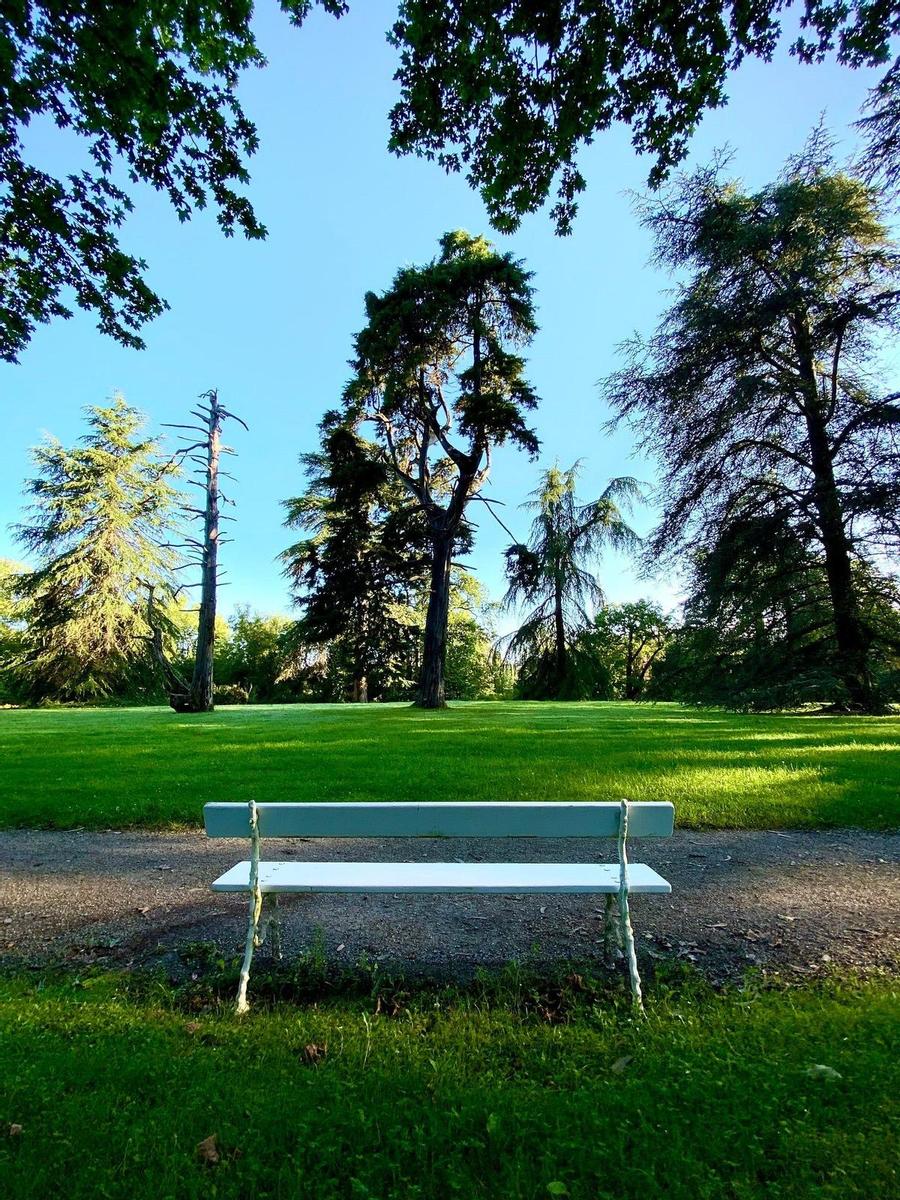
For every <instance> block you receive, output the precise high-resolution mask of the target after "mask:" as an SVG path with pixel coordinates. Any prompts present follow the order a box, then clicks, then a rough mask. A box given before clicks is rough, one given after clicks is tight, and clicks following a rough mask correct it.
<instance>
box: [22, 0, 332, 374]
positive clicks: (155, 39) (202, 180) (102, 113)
mask: <svg viewBox="0 0 900 1200" xmlns="http://www.w3.org/2000/svg"><path fill="white" fill-rule="evenodd" d="M318 3H320V4H321V5H322V6H323V7H324V8H325V9H326V10H327V11H328V12H330V13H332V14H333V15H335V16H339V15H340V14H341V13H342V12H344V11H345V8H346V6H345V4H344V3H342V2H341V0H318ZM280 6H281V8H282V9H283V10H284V11H285V12H286V13H287V14H288V15H289V16H290V19H291V20H292V22H293V23H294V24H295V25H300V24H301V23H302V21H303V19H304V18H305V17H306V15H307V13H308V12H309V10H310V8H311V7H312V0H281V5H280ZM252 13H253V5H252V4H251V3H250V2H249V0H226V2H225V3H221V2H219V3H213V2H211V0H166V2H163V0H145V2H144V3H141V4H84V3H83V2H80V0H37V2H35V3H30V4H6V5H4V9H3V39H2V42H3V53H2V55H0V175H2V178H3V184H4V186H3V190H2V194H0V278H2V281H3V283H2V293H0V357H2V358H4V359H6V360H7V361H8V362H15V361H17V359H18V356H19V354H20V353H21V352H22V350H23V349H24V348H25V347H26V346H27V344H28V342H29V340H30V338H31V336H32V333H33V332H34V327H35V325H36V324H39V323H41V322H47V321H50V320H51V319H53V318H54V317H68V316H71V313H72V309H71V307H70V303H69V300H68V298H67V296H66V293H67V292H71V294H72V295H73V297H74V300H75V302H76V304H77V305H78V306H79V307H80V308H82V309H85V310H87V311H91V312H94V313H96V315H97V318H98V325H99V328H100V329H101V330H102V332H103V333H106V334H109V335H110V336H112V337H114V338H116V340H118V341H119V342H121V343H123V345H126V346H133V347H136V348H142V347H143V342H142V340H141V337H140V335H139V330H140V328H141V326H142V325H143V324H144V323H145V322H146V321H148V320H150V319H151V318H153V317H155V316H158V315H159V313H161V312H162V311H163V309H164V308H165V307H166V304H165V301H164V300H162V299H160V297H159V296H157V295H156V293H155V292H154V291H153V290H152V288H151V287H150V286H149V285H148V284H147V282H146V280H145V278H144V272H145V267H146V264H145V263H144V262H143V261H142V260H141V259H139V258H136V257H135V256H134V255H132V254H129V253H128V252H127V251H125V250H124V249H123V248H122V246H121V245H120V243H119V230H120V228H121V226H122V224H123V222H124V221H125V219H126V217H127V215H128V213H129V212H130V211H131V209H132V207H133V204H132V200H131V198H130V196H129V195H128V192H127V191H126V190H125V189H124V188H123V187H122V186H120V184H119V183H117V182H116V181H115V180H116V176H117V174H122V173H124V174H125V175H127V177H128V178H129V180H130V181H131V182H133V183H144V184H149V185H150V186H151V187H152V188H155V189H156V191H159V192H163V193H164V194H165V195H166V196H167V197H168V199H169V200H170V202H171V204H172V206H173V207H174V209H175V212H176V213H177V215H178V217H179V219H180V220H182V221H186V220H188V219H189V218H190V217H191V216H192V214H193V213H194V212H195V211H196V210H197V209H202V208H205V207H206V206H207V204H209V203H210V202H211V203H212V205H213V206H214V207H215V208H216V210H217V214H218V221H219V224H220V226H221V227H222V230H223V232H224V233H225V235H226V236H231V235H232V234H233V233H234V231H235V229H240V230H241V231H242V232H243V233H244V234H245V235H246V236H247V237H249V238H261V237H264V236H265V232H266V231H265V228H264V226H263V225H262V224H261V223H260V222H259V220H258V219H257V217H256V215H255V213H254V211H253V208H252V206H251V204H250V202H249V200H248V199H247V197H246V196H244V195H243V194H242V193H241V191H240V188H241V186H242V185H243V184H245V183H246V182H247V181H248V173H247V168H246V166H245V159H246V158H247V157H249V156H250V155H251V154H253V152H254V151H255V150H256V147H257V141H258V139H257V135H256V129H255V128H254V126H253V124H252V122H251V121H249V120H248V118H247V116H246V114H245V113H244V111H243V109H242V107H241V103H240V100H239V98H238V92H237V86H238V81H239V78H240V74H241V72H242V71H243V70H244V69H246V68H248V67H254V66H261V65H263V63H264V61H265V60H264V58H263V55H262V53H261V52H260V50H259V47H258V46H257V44H256V40H255V38H254V35H253V32H252V30H251V27H250V22H251V17H252ZM39 117H46V118H48V119H49V120H50V121H52V122H53V123H54V124H55V125H56V126H57V127H58V128H60V129H62V130H65V131H66V132H67V133H69V134H74V135H75V136H76V138H78V139H80V141H81V143H82V144H83V145H84V147H85V148H86V150H87V153H88V157H89V161H90V166H89V167H87V168H86V169H84V170H81V171H79V172H77V173H73V174H70V175H68V176H66V177H64V178H58V177H55V176H54V175H52V174H50V173H49V172H47V171H45V170H43V169H42V168H41V167H39V166H38V165H37V164H36V163H34V162H30V161H28V158H27V156H26V152H25V148H24V145H23V141H22V134H23V130H24V129H25V128H26V127H28V126H29V125H31V124H32V123H33V122H34V121H35V120H36V119H37V118H39Z"/></svg>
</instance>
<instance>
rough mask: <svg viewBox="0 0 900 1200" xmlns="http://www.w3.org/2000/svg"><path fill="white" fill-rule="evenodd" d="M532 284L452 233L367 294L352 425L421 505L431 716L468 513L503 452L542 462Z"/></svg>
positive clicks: (423, 689) (351, 392) (425, 700)
mask: <svg viewBox="0 0 900 1200" xmlns="http://www.w3.org/2000/svg"><path fill="white" fill-rule="evenodd" d="M530 278H531V277H530V275H529V273H528V272H527V271H525V269H524V268H523V266H522V264H521V263H519V262H517V261H516V260H515V259H514V258H513V257H512V256H511V255H510V254H498V253H497V252H496V251H495V250H494V248H493V247H492V246H491V244H490V243H489V242H487V241H486V240H485V239H484V238H481V237H473V236H471V235H470V234H468V233H465V232H462V231H460V230H457V231H455V232H452V233H447V234H445V235H444V236H443V237H442V238H441V252H440V255H439V256H438V257H437V258H436V259H434V260H432V261H431V262H430V263H427V264H426V265H425V266H424V267H404V268H403V269H402V270H401V271H399V272H398V273H397V275H396V277H395V279H394V282H393V284H392V286H391V287H390V288H389V289H388V290H387V291H386V292H385V293H384V294H383V295H381V296H377V295H375V294H374V293H372V292H370V293H368V294H367V296H366V315H367V318H368V320H367V324H366V326H365V328H364V329H363V330H362V331H361V332H360V333H359V334H358V335H357V337H356V340H355V355H354V359H353V363H352V366H353V372H354V373H353V377H352V378H351V380H350V382H349V384H348V385H347V388H346V391H345V394H344V409H343V419H344V420H345V421H346V422H347V423H348V424H350V425H351V426H353V427H356V426H358V425H360V424H363V423H366V424H368V425H370V426H371V428H372V429H373V430H374V444H375V445H376V446H377V448H378V460H379V462H380V463H381V464H382V465H383V467H384V469H385V471H386V472H387V474H388V476H389V477H390V478H391V479H393V480H394V481H395V482H396V483H398V484H399V485H401V486H402V487H403V488H405V489H406V491H407V493H408V494H409V495H410V496H411V497H412V498H413V501H414V504H415V506H416V508H417V509H418V511H419V513H420V514H421V517H422V520H423V522H424V524H425V526H426V529H427V533H428V539H429V543H430V546H429V558H430V564H429V567H430V583H429V604H428V613H427V616H426V621H425V639H424V649H423V654H422V672H421V680H420V687H419V696H418V703H419V704H421V705H422V706H423V707H426V708H440V707H443V705H444V703H445V683H444V669H445V664H446V654H447V624H448V619H449V607H450V576H451V568H452V563H453V556H454V554H455V553H456V552H458V550H459V549H460V548H461V547H462V546H464V545H465V544H466V543H467V541H468V539H469V537H470V535H471V530H470V522H469V520H468V517H467V509H468V505H469V503H470V501H471V500H472V499H473V498H475V497H478V496H479V495H480V493H481V490H482V488H483V487H484V485H485V483H486V481H487V479H488V475H489V473H490V469H491V456H492V453H493V451H494V449H495V448H496V447H498V446H502V445H504V444H506V443H511V444H512V445H514V446H517V447H519V448H521V449H524V450H526V451H527V452H528V453H529V454H535V453H536V452H537V447H538V440H537V437H536V435H535V433H534V431H533V430H532V429H530V428H529V426H528V425H527V424H526V417H527V414H528V413H529V412H530V411H531V410H532V409H534V408H535V407H536V405H537V397H536V396H535V394H534V392H533V390H532V388H531V386H530V384H529V383H528V381H527V379H526V378H525V362H524V360H523V359H522V358H521V357H520V356H519V355H518V354H517V353H515V350H516V349H517V348H520V347H522V346H524V345H526V344H527V343H528V342H529V341H530V340H531V338H532V337H533V335H534V333H535V331H536V328H537V325H536V322H535V315H534V304H533V300H532V288H531V284H530ZM454 439H455V440H454ZM485 502H486V503H487V501H485Z"/></svg>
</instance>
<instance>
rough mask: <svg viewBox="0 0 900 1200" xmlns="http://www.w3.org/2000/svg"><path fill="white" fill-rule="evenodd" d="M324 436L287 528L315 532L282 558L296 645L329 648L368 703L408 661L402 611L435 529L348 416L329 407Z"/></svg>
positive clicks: (353, 690)
mask: <svg viewBox="0 0 900 1200" xmlns="http://www.w3.org/2000/svg"><path fill="white" fill-rule="evenodd" d="M320 432H321V448H320V449H319V450H318V451H316V452H314V453H312V454H305V455H303V456H302V459H301V462H302V464H303V466H304V469H305V472H306V477H307V490H306V491H305V492H304V493H303V494H302V495H300V496H297V497H294V498H292V499H290V500H287V501H285V508H286V509H287V519H286V524H287V525H288V527H289V528H292V529H298V530H301V531H302V532H304V533H305V534H306V535H307V536H306V537H305V538H303V539H302V540H301V541H299V542H296V543H295V544H294V545H292V546H290V547H288V549H287V550H285V551H284V553H283V554H282V556H281V558H282V562H283V563H284V564H285V574H286V575H287V576H288V578H289V579H290V580H291V583H292V585H293V590H294V600H295V603H296V604H297V605H298V607H299V608H300V609H301V611H302V616H301V618H300V620H299V621H298V623H297V626H296V630H295V632H296V636H297V640H298V642H299V643H301V644H303V645H307V646H308V645H325V644H330V645H331V646H332V649H333V651H334V652H335V653H334V654H333V656H332V657H334V658H335V659H336V660H340V662H341V663H342V664H344V665H345V667H346V673H347V675H348V676H349V679H348V682H349V687H348V689H347V690H348V691H349V693H350V695H351V696H352V698H353V699H354V700H359V701H366V700H367V699H368V698H369V696H370V695H372V694H379V693H380V692H381V691H382V689H383V688H384V687H385V686H387V685H389V684H390V683H391V682H392V680H393V676H396V674H397V668H398V666H399V664H400V662H401V661H404V660H405V659H406V657H408V655H407V653H406V652H407V651H408V649H409V642H410V631H409V629H408V627H407V625H406V624H404V622H403V621H402V620H401V619H399V617H398V615H397V612H396V610H397V606H398V605H403V604H404V603H406V602H407V601H408V599H409V594H410V592H411V590H412V589H413V587H414V582H415V581H416V580H418V579H419V578H420V577H421V576H422V574H423V572H425V571H426V566H427V531H426V528H425V523H424V521H423V520H422V518H421V515H420V514H419V513H418V511H417V510H416V509H414V508H413V507H412V506H411V505H410V503H409V500H408V499H407V498H406V497H405V496H404V495H403V493H402V490H401V489H400V487H399V485H398V484H397V483H396V482H395V481H393V480H392V479H391V478H390V477H389V474H388V472H387V470H386V469H385V466H384V464H383V463H382V462H381V461H380V460H379V459H378V457H377V456H376V454H375V452H374V447H372V446H371V445H370V444H369V443H367V442H366V441H365V440H364V439H363V438H362V437H360V436H359V434H358V432H357V431H356V430H355V429H354V428H353V427H352V425H351V424H347V423H346V422H345V421H344V420H343V419H342V416H341V414H339V413H334V412H329V413H327V414H326V415H325V417H324V418H323V420H322V423H321V425H320ZM337 643H339V646H338V645H337ZM343 673H344V672H343V671H341V674H343Z"/></svg>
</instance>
